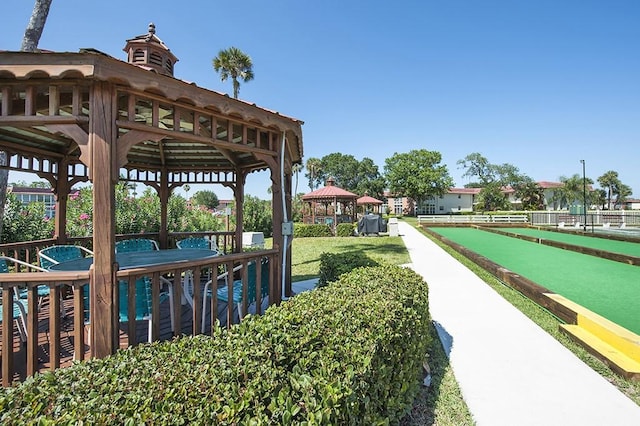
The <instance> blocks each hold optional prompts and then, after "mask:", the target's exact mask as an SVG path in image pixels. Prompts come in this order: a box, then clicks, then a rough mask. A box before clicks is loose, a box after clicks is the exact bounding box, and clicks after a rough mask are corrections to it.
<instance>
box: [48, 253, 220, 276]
mask: <svg viewBox="0 0 640 426" xmlns="http://www.w3.org/2000/svg"><path fill="white" fill-rule="evenodd" d="M216 256H217V253H215V252H212V251H209V250H201V249H182V250H179V249H168V250H151V251H136V252H128V253H116V261H117V262H118V265H120V269H134V268H142V267H145V266H155V265H162V264H164V263H175V262H188V261H191V260H202V259H208V258H213V257H216ZM92 264H93V258H92V257H83V258H80V259H73V260H68V261H66V262H60V263H58V264H57V265H53V266H51V267H50V268H49V269H50V270H52V271H88V270H89V268H90V267H91V265H92Z"/></svg>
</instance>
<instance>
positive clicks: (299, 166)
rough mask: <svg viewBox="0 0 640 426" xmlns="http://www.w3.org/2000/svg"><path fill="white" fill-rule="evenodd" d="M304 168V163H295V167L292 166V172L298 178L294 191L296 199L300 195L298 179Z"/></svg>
mask: <svg viewBox="0 0 640 426" xmlns="http://www.w3.org/2000/svg"><path fill="white" fill-rule="evenodd" d="M302 168H303V165H302V163H295V164H294V165H293V166H291V172H292V173H293V174H294V175H295V177H296V185H295V187H294V190H293V196H294V197H295V196H296V195H297V194H298V177H299V175H300V171H301V170H302Z"/></svg>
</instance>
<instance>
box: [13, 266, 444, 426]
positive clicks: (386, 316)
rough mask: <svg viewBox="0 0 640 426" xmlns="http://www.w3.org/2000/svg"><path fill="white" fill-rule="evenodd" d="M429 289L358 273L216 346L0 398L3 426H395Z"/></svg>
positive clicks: (126, 357) (419, 353) (95, 364)
mask: <svg viewBox="0 0 640 426" xmlns="http://www.w3.org/2000/svg"><path fill="white" fill-rule="evenodd" d="M429 321H430V318H429V312H428V297H427V286H426V284H425V283H424V281H423V280H422V279H421V277H420V276H419V275H417V274H415V273H414V272H412V271H411V270H408V269H402V268H399V267H396V266H385V267H377V268H359V269H356V270H354V271H352V272H351V273H349V274H345V275H343V276H342V277H341V278H340V280H339V281H338V282H336V283H335V284H332V285H330V286H327V287H324V288H321V289H318V290H315V291H311V292H306V293H302V294H300V295H298V296H296V297H295V298H293V299H292V300H291V301H289V302H285V303H283V304H281V305H280V306H278V307H272V308H270V309H268V310H267V312H266V313H265V314H264V315H262V316H249V317H247V318H246V320H245V321H243V322H242V323H241V324H240V325H238V326H234V327H232V328H231V329H230V330H228V331H227V330H219V331H217V332H216V333H215V335H214V336H213V338H211V337H207V336H198V337H183V338H179V339H176V340H174V341H172V342H162V343H154V344H150V345H146V344H145V345H140V346H137V347H135V348H133V349H129V350H122V351H119V352H118V353H117V354H115V355H113V356H111V357H108V358H105V359H100V360H91V361H87V362H82V363H79V364H75V365H73V366H71V367H68V368H63V369H58V370H56V371H54V372H47V373H44V374H41V375H37V376H35V377H33V378H31V379H28V380H27V381H26V382H24V383H22V384H20V385H17V386H15V387H13V388H8V389H2V390H1V391H0V413H1V414H0V421H1V422H2V423H3V424H4V423H10V424H56V423H57V424H75V423H77V422H78V421H80V420H81V421H83V422H84V423H86V424H106V423H108V424H143V423H145V424H186V423H198V424H221V425H230V424H252V425H264V424H283V425H287V424H304V423H306V424H309V425H314V424H315V425H317V424H335V425H350V424H351V425H353V424H366V425H374V424H397V423H398V422H399V419H401V418H402V417H403V415H404V414H405V413H406V412H407V411H408V410H409V409H410V408H411V406H412V403H413V400H414V398H415V396H416V394H417V392H418V390H419V389H420V384H421V381H422V380H421V376H422V375H421V368H422V362H423V360H424V356H425V354H426V353H427V349H428V346H429V345H430V343H431V342H430V338H429V333H428V325H429Z"/></svg>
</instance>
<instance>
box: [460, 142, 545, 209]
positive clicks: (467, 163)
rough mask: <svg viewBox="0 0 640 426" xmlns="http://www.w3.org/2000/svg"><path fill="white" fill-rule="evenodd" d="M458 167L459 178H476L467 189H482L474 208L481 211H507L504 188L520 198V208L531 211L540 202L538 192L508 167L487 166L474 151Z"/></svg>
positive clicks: (525, 176) (505, 164)
mask: <svg viewBox="0 0 640 426" xmlns="http://www.w3.org/2000/svg"><path fill="white" fill-rule="evenodd" d="M458 165H460V166H462V167H463V168H465V169H466V171H465V173H464V175H463V176H465V177H470V178H477V179H478V181H477V182H475V183H474V184H472V185H470V186H473V187H476V188H482V189H481V190H480V193H479V194H478V199H479V200H478V205H477V207H478V208H481V209H482V210H498V209H509V208H511V205H510V203H509V198H508V196H507V194H506V193H505V190H506V189H508V188H512V189H513V190H514V191H515V195H516V197H518V198H520V199H522V201H523V208H528V209H532V208H534V206H539V205H540V204H541V202H542V203H543V201H541V199H542V198H543V197H542V194H543V191H542V189H541V188H539V187H538V185H537V184H536V183H535V182H534V181H533V179H531V178H530V177H529V176H527V175H525V174H522V173H520V170H518V168H517V167H516V166H514V165H512V164H509V163H504V164H491V163H490V162H489V160H488V159H487V158H486V157H484V156H482V154H480V153H477V152H474V153H472V154H469V155H467V156H466V157H465V158H463V159H462V160H459V161H458ZM523 198H524V199H523ZM525 204H526V207H525Z"/></svg>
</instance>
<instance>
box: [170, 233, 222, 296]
mask: <svg viewBox="0 0 640 426" xmlns="http://www.w3.org/2000/svg"><path fill="white" fill-rule="evenodd" d="M176 247H178V249H180V250H184V249H197V250H211V251H213V252H214V253H215V254H216V255H218V256H221V255H223V254H224V253H223V252H222V251H220V249H218V246H217V245H216V243H215V242H214V241H212V240H210V239H209V238H206V237H188V238H185V239H183V240H180V241H178V242H176ZM223 268H224V266H223ZM210 279H211V270H210V269H209V268H207V281H208V280H210ZM183 287H184V297H185V300H186V302H187V303H189V305H191V307H193V274H192V273H191V271H187V272H186V273H185V276H184V280H183ZM183 303H184V302H183Z"/></svg>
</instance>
